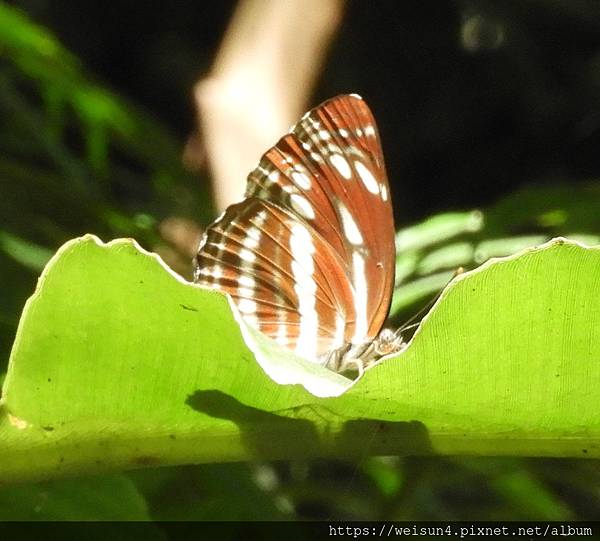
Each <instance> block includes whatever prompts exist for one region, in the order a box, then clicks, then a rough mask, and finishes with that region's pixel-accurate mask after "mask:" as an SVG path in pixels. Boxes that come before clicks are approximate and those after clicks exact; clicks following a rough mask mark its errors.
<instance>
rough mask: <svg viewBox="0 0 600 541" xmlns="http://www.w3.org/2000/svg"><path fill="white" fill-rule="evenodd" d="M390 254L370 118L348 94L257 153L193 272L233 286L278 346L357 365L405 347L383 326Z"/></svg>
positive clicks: (247, 313) (389, 224)
mask: <svg viewBox="0 0 600 541" xmlns="http://www.w3.org/2000/svg"><path fill="white" fill-rule="evenodd" d="M394 259H395V246H394V222H393V215H392V206H391V200H390V198H389V185H388V181H387V176H386V173H385V167H384V161H383V155H382V151H381V145H380V141H379V136H378V134H377V128H376V126H375V120H374V118H373V115H372V114H371V111H370V110H369V108H368V107H367V105H366V104H365V102H364V101H363V100H362V99H361V98H360V97H359V96H356V95H354V94H350V95H342V96H338V97H336V98H333V99H330V100H328V101H326V102H324V103H323V104H321V105H319V106H318V107H316V108H315V109H313V110H311V111H309V112H308V113H306V114H305V115H304V116H303V117H302V119H301V120H300V121H299V122H298V124H296V125H295V126H294V127H293V128H292V130H291V131H290V132H289V133H288V134H287V135H285V136H284V137H282V138H281V139H280V140H279V142H278V143H277V144H276V145H275V146H274V147H272V148H271V149H270V150H268V151H267V152H266V153H265V154H264V155H263V157H262V158H261V160H260V162H259V165H258V166H257V167H256V169H254V170H253V171H252V172H251V173H250V174H249V176H248V182H247V188H246V198H245V199H244V200H243V201H242V202H241V203H238V204H236V205H232V206H230V207H229V208H228V209H227V210H226V211H225V213H224V214H223V215H222V216H220V217H219V218H218V219H217V220H216V221H215V222H214V223H213V224H211V225H210V227H209V228H208V229H207V231H206V233H205V235H204V237H203V239H202V241H201V243H200V247H199V251H198V254H197V256H196V265H197V268H196V273H195V277H196V282H197V283H198V284H201V285H203V286H207V287H210V288H214V289H218V290H220V291H223V292H226V293H228V294H229V295H230V296H231V297H232V299H233V300H234V302H235V304H236V305H237V308H238V310H239V311H240V313H241V314H242V316H243V317H244V319H245V320H246V322H247V323H248V324H250V325H252V326H253V327H255V328H256V329H258V330H260V331H261V332H263V333H264V334H266V335H267V336H269V337H271V338H272V339H274V340H276V341H277V342H278V343H279V344H281V345H282V346H284V347H287V348H289V349H291V350H293V351H294V352H295V353H297V354H298V355H301V356H302V357H304V358H306V359H308V360H310V361H312V362H316V363H320V364H324V365H327V366H333V367H334V368H335V367H341V366H344V367H346V366H348V365H349V364H355V365H357V366H358V367H359V370H360V369H362V367H364V365H368V364H370V363H372V362H373V361H374V360H376V359H377V358H379V357H380V356H381V355H385V354H387V353H388V352H389V353H391V352H393V351H397V350H398V349H399V348H400V347H401V346H400V344H401V340H400V339H399V338H398V337H397V336H395V335H394V333H391V331H389V332H388V331H385V330H384V331H381V327H382V325H383V323H384V321H385V319H386V317H387V314H388V311H389V307H390V301H391V295H392V287H393V283H394ZM380 332H381V334H380ZM389 333H391V336H390V334H389ZM332 360H334V361H335V362H332Z"/></svg>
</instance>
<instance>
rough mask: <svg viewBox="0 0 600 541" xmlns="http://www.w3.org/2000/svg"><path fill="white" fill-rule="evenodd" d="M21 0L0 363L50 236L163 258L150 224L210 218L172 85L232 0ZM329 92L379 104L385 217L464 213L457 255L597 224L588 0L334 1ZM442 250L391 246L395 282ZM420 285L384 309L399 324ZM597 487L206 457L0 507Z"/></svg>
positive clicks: (300, 507)
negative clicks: (111, 243) (187, 155)
mask: <svg viewBox="0 0 600 541" xmlns="http://www.w3.org/2000/svg"><path fill="white" fill-rule="evenodd" d="M19 4H20V8H21V9H20V10H19V9H17V8H15V7H9V6H8V5H6V4H0V117H1V118H2V122H1V123H0V192H1V194H2V195H1V197H0V218H1V221H0V283H2V286H3V287H2V295H1V298H0V348H1V353H2V355H1V356H0V372H3V371H4V370H5V367H6V360H7V359H8V353H9V351H10V347H11V344H12V340H13V337H14V333H15V330H16V325H17V322H18V318H19V315H20V312H21V309H22V307H23V304H24V302H25V300H26V298H27V297H28V296H29V295H30V294H31V293H32V291H33V289H34V285H35V280H36V278H37V276H38V275H39V272H40V270H41V268H42V267H43V265H44V263H45V262H46V261H47V259H48V258H49V256H50V255H51V254H52V253H53V252H54V251H55V250H56V248H57V247H58V246H60V245H61V244H62V243H63V242H65V241H66V240H68V239H69V238H72V237H75V236H78V235H81V234H83V233H85V232H93V233H95V234H97V235H99V236H100V237H102V238H103V239H105V240H108V239H110V238H114V237H120V236H132V237H134V238H136V239H137V240H138V241H139V242H140V243H141V244H142V245H143V246H144V247H146V248H148V249H153V250H158V251H162V253H163V254H167V255H171V256H172V258H171V261H172V262H173V264H174V265H177V264H178V262H181V261H182V258H181V257H180V258H178V257H177V254H176V253H175V251H176V250H175V247H174V246H173V245H172V244H171V243H170V242H169V240H168V238H166V237H168V236H166V235H165V234H164V228H161V225H164V223H165V220H167V219H168V218H172V217H177V218H186V219H189V220H193V221H195V222H197V223H198V224H206V223H207V222H208V221H209V220H210V218H211V216H212V210H211V205H210V197H209V194H208V190H207V189H206V184H205V183H204V181H203V179H202V178H200V179H199V178H198V177H197V176H195V175H191V174H190V173H188V172H186V171H185V170H184V169H183V168H182V166H181V149H182V147H183V141H184V138H185V136H186V134H187V133H188V132H189V130H190V129H191V127H192V124H193V111H192V109H191V106H190V103H189V99H188V96H189V89H190V87H191V84H192V83H193V81H194V80H195V79H196V78H197V76H198V75H199V74H200V73H201V72H203V71H205V70H206V69H207V68H208V66H209V65H210V62H211V59H212V57H213V54H214V50H215V47H216V45H217V44H218V39H219V36H220V34H221V32H222V29H223V26H224V24H225V23H226V22H227V20H228V18H229V16H230V14H231V11H232V9H233V6H234V4H233V3H229V4H228V3H226V2H225V3H218V6H217V4H215V5H211V6H208V5H207V4H206V3H197V2H191V1H184V2H179V3H177V4H176V5H174V4H167V3H165V4H163V5H162V6H161V7H157V8H155V9H153V10H145V11H143V12H141V11H139V8H138V7H137V6H136V3H131V4H129V3H127V2H124V3H122V4H121V5H120V6H119V7H118V8H113V9H112V10H111V9H106V6H105V4H104V3H101V2H92V1H91V0H88V1H86V2H82V3H79V4H78V6H77V9H74V7H73V5H72V4H70V3H67V2H64V3H63V2H53V3H47V4H46V3H43V2H38V3H36V2H25V1H23V2H20V3H19V2H17V5H19ZM374 58H376V59H377V61H376V62H374V61H373V59H374ZM344 91H355V92H358V93H360V94H362V95H363V96H365V97H366V98H367V99H368V101H369V103H370V104H371V106H372V108H373V110H374V113H375V116H376V117H377V118H378V119H379V122H380V128H381V132H382V138H383V142H384V147H385V151H386V158H387V162H388V169H389V174H390V178H391V179H392V180H391V182H392V185H393V188H392V189H393V190H394V193H395V201H394V203H395V210H396V213H397V224H398V225H399V226H403V225H404V226H406V225H408V224H409V223H411V222H414V221H420V220H423V219H424V218H426V217H427V216H429V215H431V214H433V213H435V212H439V211H451V210H464V209H470V208H473V207H480V208H482V209H483V210H484V215H485V229H482V230H480V231H478V232H477V233H469V234H468V235H473V234H476V235H477V238H476V239H475V240H473V238H472V237H471V236H469V237H468V238H467V239H464V238H463V239H453V241H461V242H463V243H464V242H466V243H467V245H468V247H469V246H470V248H471V249H470V250H469V248H468V247H467V250H466V251H465V250H464V248H465V246H464V244H463V246H462V248H461V247H460V246H459V247H456V246H454V248H455V249H460V250H462V252H460V253H462V254H463V255H462V258H463V260H465V261H466V262H467V264H469V263H470V264H476V263H478V262H480V261H481V260H484V259H486V254H487V255H489V254H496V253H500V252H503V251H508V252H510V251H512V250H514V248H515V247H516V245H515V238H517V239H519V238H520V239H521V241H522V242H528V243H529V244H535V243H537V242H539V241H540V240H543V239H545V238H547V237H549V236H553V235H555V234H568V235H573V234H578V235H587V236H588V238H590V239H592V240H593V239H595V238H596V236H597V235H598V234H600V223H599V219H600V218H599V213H598V212H597V209H598V208H600V207H599V199H600V189H599V187H598V183H597V182H596V179H597V178H598V176H600V158H599V157H598V153H597V151H596V149H597V148H598V143H599V142H600V141H599V138H600V115H599V113H598V109H599V105H600V12H599V9H598V6H597V4H595V3H594V2H577V3H573V2H569V1H568V0H553V1H550V2H545V3H538V2H533V1H529V2H510V1H504V2H495V3H493V4H492V3H488V2H483V1H471V2H466V1H462V2H437V1H435V2H434V1H429V2H416V1H415V2H406V3H403V5H402V7H401V8H399V7H398V4H397V3H395V2H391V1H390V2H378V3H377V8H376V9H374V8H373V4H372V3H369V2H355V3H350V4H349V6H348V11H347V14H346V18H345V22H344V25H343V27H342V30H341V33H340V35H339V37H338V39H337V41H336V43H335V45H334V50H333V52H332V54H331V56H330V58H329V63H328V65H327V67H326V70H325V72H324V75H323V78H322V81H321V83H320V87H319V89H318V91H317V95H316V96H315V100H314V101H315V103H316V102H317V101H319V98H322V97H328V96H330V95H334V94H336V93H339V92H344ZM412 231H413V233H414V231H415V230H412ZM465 234H466V233H465ZM408 238H410V237H408ZM507 239H508V240H507ZM442 240H443V239H442ZM490 242H495V243H496V244H495V245H494V244H489V243H490ZM499 242H500V244H498V243H499ZM486 243H487V244H486ZM502 243H504V244H502ZM441 247H443V246H436V244H435V242H434V243H433V246H432V247H428V248H427V250H422V249H421V250H416V251H414V252H411V250H410V246H409V247H408V248H407V247H406V246H404V248H406V249H405V250H404V251H403V252H402V253H403V254H408V255H406V261H408V263H406V267H405V268H407V269H408V271H406V272H405V274H404V276H403V277H404V278H405V280H406V281H407V282H408V283H411V282H412V283H415V282H416V283H417V284H418V283H419V282H418V280H420V279H421V278H423V277H427V276H429V275H430V274H431V273H433V272H434V270H436V269H437V270H439V269H440V268H442V269H447V268H450V267H451V266H452V265H456V264H460V263H457V262H456V258H454V259H452V258H450V261H448V260H446V261H445V262H444V263H442V264H441V266H439V265H438V267H436V265H435V264H432V263H431V258H430V259H429V267H428V266H427V264H426V263H427V259H426V256H427V255H428V254H430V253H431V251H433V249H434V248H435V249H439V248H441ZM460 250H459V251H460ZM486 250H487V252H486ZM411 253H412V255H410V254H411ZM453 253H457V252H456V251H455V252H453ZM409 255H410V257H409ZM438 255H439V253H438ZM411 257H412V259H411ZM183 260H184V261H185V258H183ZM424 261H425V263H424ZM438 261H439V260H438ZM434 263H435V259H434ZM179 264H180V265H181V266H180V267H176V268H177V269H178V270H180V271H181V272H182V273H183V274H185V273H186V272H189V267H188V268H186V266H185V264H181V263H179ZM436 284H437V283H436ZM436 284H433V285H432V284H430V285H429V286H428V287H425V288H424V289H422V291H421V292H420V293H419V294H418V295H416V296H413V297H411V300H409V301H407V302H404V303H400V305H399V307H398V308H397V310H396V315H397V316H398V318H399V319H400V320H401V319H402V318H403V317H405V314H406V313H411V312H412V311H414V308H415V304H414V303H415V301H417V300H419V299H422V298H423V295H425V294H427V292H428V291H431V290H433V289H435V288H436V287H439V286H438V285H436ZM396 302H398V301H396ZM403 310H406V311H403ZM598 486H600V465H599V463H598V462H597V461H591V460H588V461H575V460H553V459H482V458H471V459H464V458H463V459H453V458H427V459H424V458H418V457H415V458H396V457H390V458H373V459H365V460H362V461H359V462H356V463H355V462H345V461H329V460H327V461H326V460H312V461H308V460H306V461H302V460H297V461H293V462H278V463H263V464H224V465H221V464H214V465H203V466H193V467H181V468H169V469H154V470H152V469H149V470H144V471H138V472H133V473H128V474H123V475H111V476H105V477H96V478H84V479H75V480H69V481H53V482H48V483H39V484H34V485H26V486H25V485H24V486H20V487H10V488H3V489H2V490H1V491H0V503H1V505H0V517H1V518H2V519H10V518H23V519H35V518H42V519H43V518H53V519H56V518H67V519H75V518H130V519H139V518H152V519H178V518H182V519H183V518H186V519H208V518H211V519H219V518H223V519H232V518H261V519H276V518H344V519H345V518H361V519H379V518H386V519H420V518H422V519H469V520H470V519H489V520H493V519H540V520H545V519H554V520H565V519H571V518H580V519H594V518H597V517H596V514H595V513H597V509H598V506H599V505H600V495H599V493H598ZM115 494H118V498H117V499H115Z"/></svg>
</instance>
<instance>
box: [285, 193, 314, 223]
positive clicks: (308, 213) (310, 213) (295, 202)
mask: <svg viewBox="0 0 600 541" xmlns="http://www.w3.org/2000/svg"><path fill="white" fill-rule="evenodd" d="M290 202H291V204H292V207H294V210H295V211H296V212H297V213H298V214H300V215H301V216H304V217H305V218H307V219H308V220H314V218H315V211H314V209H313V208H312V205H311V204H310V203H309V202H308V199H306V197H302V196H301V195H298V194H297V193H295V194H292V195H291V196H290Z"/></svg>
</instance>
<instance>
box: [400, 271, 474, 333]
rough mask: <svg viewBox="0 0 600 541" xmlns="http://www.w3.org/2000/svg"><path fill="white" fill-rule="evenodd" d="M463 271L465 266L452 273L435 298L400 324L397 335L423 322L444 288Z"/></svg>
mask: <svg viewBox="0 0 600 541" xmlns="http://www.w3.org/2000/svg"><path fill="white" fill-rule="evenodd" d="M463 272H465V269H464V268H463V267H458V268H457V269H456V270H455V271H454V273H453V274H452V277H451V278H450V280H448V282H447V283H446V285H445V286H444V287H443V288H442V289H440V290H439V291H438V293H437V295H436V296H435V297H433V299H431V300H430V301H429V302H428V303H427V304H426V305H425V306H423V308H421V309H420V310H419V311H418V312H417V313H416V314H415V315H414V316H412V317H411V318H409V319H407V320H406V321H405V322H404V323H403V324H402V325H400V327H399V328H398V329H396V332H395V333H394V334H395V335H396V336H399V335H400V334H402V333H403V332H404V331H406V330H408V329H413V328H414V327H418V326H419V325H420V324H421V321H422V320H423V316H424V315H425V314H426V313H427V312H429V310H430V309H431V307H432V306H433V305H434V304H435V303H436V302H437V300H438V299H439V298H440V297H441V295H442V293H443V292H444V289H446V287H448V284H449V283H450V282H452V280H454V278H456V277H457V276H458V275H459V274H462V273H463ZM415 319H418V320H419V321H417V322H416V323H413V321H414V320H415Z"/></svg>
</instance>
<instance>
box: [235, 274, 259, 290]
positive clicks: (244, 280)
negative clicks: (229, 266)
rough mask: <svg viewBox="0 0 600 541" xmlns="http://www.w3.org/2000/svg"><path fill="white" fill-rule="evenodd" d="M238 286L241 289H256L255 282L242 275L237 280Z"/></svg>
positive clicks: (249, 277) (250, 277)
mask: <svg viewBox="0 0 600 541" xmlns="http://www.w3.org/2000/svg"><path fill="white" fill-rule="evenodd" d="M238 284H240V286H242V287H256V282H255V280H254V278H252V276H248V275H242V276H240V277H239V278H238Z"/></svg>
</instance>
